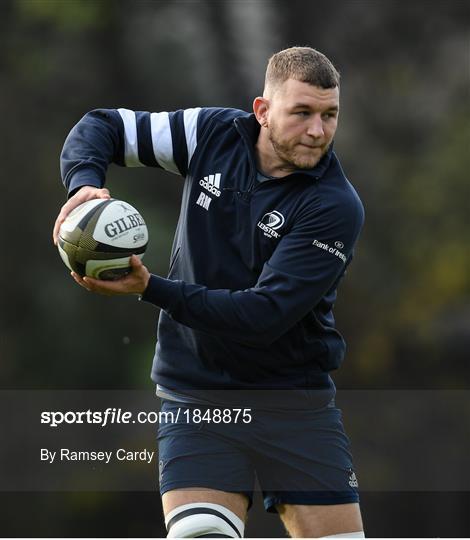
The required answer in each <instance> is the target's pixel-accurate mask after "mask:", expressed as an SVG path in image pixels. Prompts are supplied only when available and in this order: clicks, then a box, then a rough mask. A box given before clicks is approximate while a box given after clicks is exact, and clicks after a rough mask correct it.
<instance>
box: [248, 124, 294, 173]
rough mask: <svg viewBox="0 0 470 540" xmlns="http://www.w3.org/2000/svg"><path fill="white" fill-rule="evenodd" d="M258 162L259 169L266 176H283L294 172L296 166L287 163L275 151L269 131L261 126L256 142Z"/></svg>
mask: <svg viewBox="0 0 470 540" xmlns="http://www.w3.org/2000/svg"><path fill="white" fill-rule="evenodd" d="M255 155H256V164H257V168H258V171H259V172H261V173H262V174H264V175H265V176H272V177H275V178H282V177H284V176H287V175H288V174H290V173H292V172H294V170H295V169H294V167H292V166H291V165H286V164H285V163H284V162H283V161H282V160H281V159H280V158H279V157H278V155H277V154H276V152H275V151H274V148H273V145H272V143H271V141H270V140H269V137H268V134H267V131H266V130H265V129H263V128H261V130H260V132H259V136H258V140H257V141H256V144H255Z"/></svg>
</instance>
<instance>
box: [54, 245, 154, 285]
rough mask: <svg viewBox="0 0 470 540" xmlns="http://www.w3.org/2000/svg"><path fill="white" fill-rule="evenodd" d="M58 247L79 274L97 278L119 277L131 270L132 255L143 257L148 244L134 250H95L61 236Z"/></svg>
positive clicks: (66, 263) (69, 264)
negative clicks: (70, 241) (75, 243)
mask: <svg viewBox="0 0 470 540" xmlns="http://www.w3.org/2000/svg"><path fill="white" fill-rule="evenodd" d="M105 247H106V246H105ZM58 248H59V254H60V256H61V258H62V260H63V261H64V263H65V265H66V266H67V267H68V268H69V269H70V270H73V271H74V272H76V273H77V274H78V275H80V276H82V277H83V276H90V277H94V278H96V279H118V278H120V277H122V276H124V275H126V274H128V273H129V272H130V269H131V268H130V262H129V261H130V257H131V255H132V254H135V255H137V256H138V257H139V258H140V259H142V257H143V256H144V253H145V248H146V246H144V247H142V248H140V249H137V250H135V251H134V252H130V251H129V250H124V249H121V250H119V251H114V252H106V251H94V250H88V249H85V248H82V247H79V246H76V245H74V244H71V243H69V242H66V241H65V240H63V239H61V238H59V244H58Z"/></svg>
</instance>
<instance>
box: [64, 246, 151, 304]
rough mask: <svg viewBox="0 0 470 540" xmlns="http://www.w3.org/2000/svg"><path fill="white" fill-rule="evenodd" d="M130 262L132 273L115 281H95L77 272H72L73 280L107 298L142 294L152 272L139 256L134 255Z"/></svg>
mask: <svg viewBox="0 0 470 540" xmlns="http://www.w3.org/2000/svg"><path fill="white" fill-rule="evenodd" d="M130 262H131V268H132V270H131V272H130V273H129V274H127V275H126V276H124V277H123V278H121V279H117V280H115V281H104V280H102V279H93V278H91V277H88V276H85V277H83V278H82V277H81V276H79V275H78V274H77V273H75V272H72V273H71V274H72V277H73V279H74V280H75V281H76V282H77V283H78V284H79V285H81V286H82V287H84V288H85V289H86V290H87V291H91V292H95V293H98V294H106V295H107V296H118V295H123V294H142V293H143V292H144V291H145V289H146V288H147V285H148V282H149V279H150V272H149V271H148V270H147V268H146V267H145V266H144V265H143V264H142V261H141V260H140V259H139V257H137V255H132V257H131V259H130Z"/></svg>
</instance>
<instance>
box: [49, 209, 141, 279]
mask: <svg viewBox="0 0 470 540" xmlns="http://www.w3.org/2000/svg"><path fill="white" fill-rule="evenodd" d="M147 242H148V231H147V226H146V225H145V221H144V219H143V217H142V216H141V215H140V213H139V212H138V211H137V210H136V209H135V208H134V207H133V206H131V205H130V204H129V203H127V202H124V201H118V200H116V199H93V200H91V201H87V202H85V203H83V204H81V205H80V206H77V207H76V208H75V209H74V210H72V212H70V214H69V215H68V216H67V218H66V219H65V221H64V222H63V223H62V225H61V227H60V231H59V239H58V248H59V253H60V256H61V257H62V260H63V261H64V263H65V264H66V265H67V266H68V268H70V270H73V271H74V272H76V273H77V274H79V275H80V276H82V277H83V276H90V277H92V278H95V279H104V280H114V279H119V278H121V277H123V276H125V275H126V274H128V273H129V272H130V263H129V259H130V256H131V255H132V254H135V255H137V256H139V257H140V258H142V257H143V255H144V253H145V250H146V248H147Z"/></svg>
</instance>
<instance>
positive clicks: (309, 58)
mask: <svg viewBox="0 0 470 540" xmlns="http://www.w3.org/2000/svg"><path fill="white" fill-rule="evenodd" d="M287 79H296V80H297V81H301V82H306V83H308V84H311V85H313V86H319V87H320V88H335V87H339V73H338V71H337V70H336V68H335V66H334V65H333V64H332V63H331V62H330V60H328V58H327V57H326V56H325V55H324V54H322V53H321V52H319V51H317V50H316V49H312V48H311V47H290V48H289V49H284V50H282V51H279V52H277V53H276V54H273V55H272V56H271V58H270V59H269V62H268V67H267V68H266V79H265V85H264V87H265V89H269V90H270V91H275V90H276V88H277V87H278V86H280V85H281V84H282V83H283V82H284V81H286V80H287Z"/></svg>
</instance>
